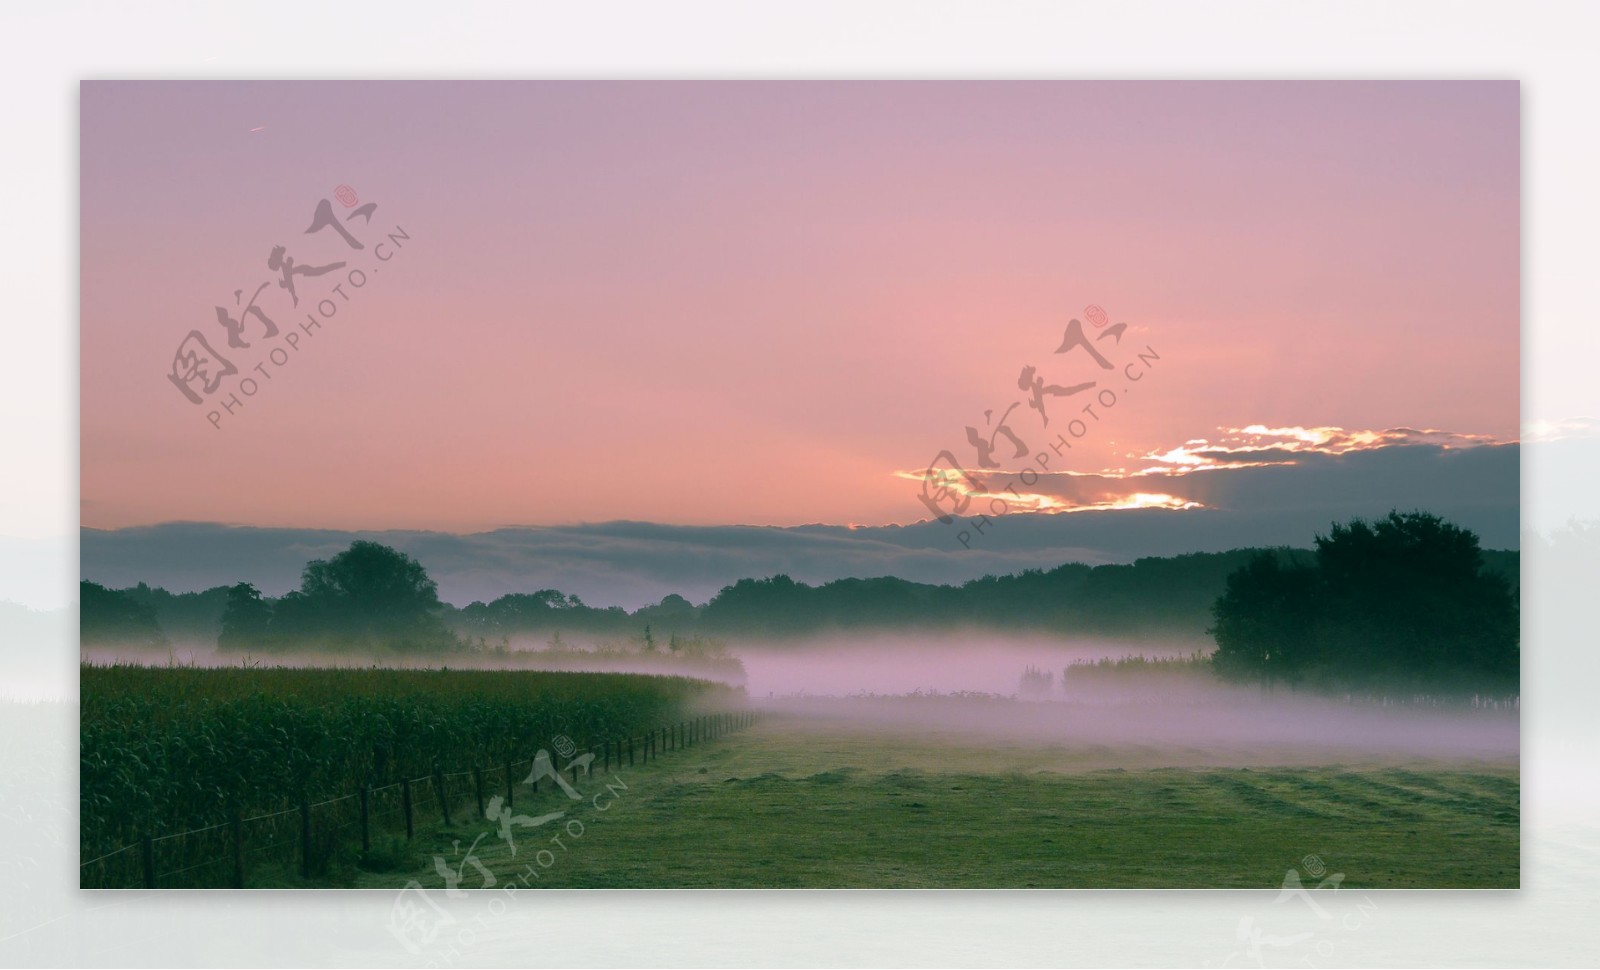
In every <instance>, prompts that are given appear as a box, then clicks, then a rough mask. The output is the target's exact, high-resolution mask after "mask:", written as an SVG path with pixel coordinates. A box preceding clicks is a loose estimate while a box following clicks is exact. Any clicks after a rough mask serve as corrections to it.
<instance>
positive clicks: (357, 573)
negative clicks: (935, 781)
mask: <svg viewBox="0 0 1600 970" xmlns="http://www.w3.org/2000/svg"><path fill="white" fill-rule="evenodd" d="M1317 555H1318V553H1317V552H1316V551H1315V550H1297V549H1287V548H1284V549H1269V550H1258V549H1239V550H1233V551H1230V552H1221V553H1193V554H1189V555H1182V556H1174V557H1169V558H1146V559H1140V560H1138V561H1136V562H1134V563H1131V564H1125V565H1103V566H1089V565H1085V564H1082V563H1067V564H1065V565H1062V566H1058V567H1056V568H1054V569H1048V570H1042V569H1029V570H1024V571H1022V572H1019V573H1016V574H1012V575H1006V576H985V577H983V578H981V579H975V580H971V581H969V582H966V583H962V584H960V585H933V584H927V583H915V582H910V581H908V580H902V579H896V578H892V577H882V578H876V579H840V580H835V581H832V582H828V583H823V584H820V585H816V586H812V585H809V584H806V583H803V582H798V581H796V580H794V579H792V578H790V577H789V576H786V575H777V576H772V577H767V578H762V579H742V580H739V581H738V582H736V583H733V584H732V585H729V586H727V587H724V588H723V589H722V590H721V591H720V592H719V593H717V595H715V596H714V597H712V598H711V600H710V601H709V602H707V603H705V604H703V605H698V606H697V605H695V604H693V603H690V602H689V601H688V600H687V599H685V598H684V597H682V596H679V595H676V594H673V595H669V596H667V597H666V598H664V599H663V600H662V601H661V602H660V603H657V604H653V605H650V606H646V607H643V608H641V609H638V610H634V611H631V612H630V611H628V610H624V609H622V608H620V607H614V606H613V607H595V606H590V605H588V604H586V603H584V602H583V601H582V600H580V599H579V598H578V597H577V596H572V595H568V594H564V593H562V592H560V591H557V590H553V589H545V590H538V591H535V592H531V593H517V594H510V595H506V596H501V597H499V598H497V599H495V600H492V601H490V602H474V603H471V604H469V605H467V606H465V607H461V608H456V607H454V606H451V605H449V604H446V603H443V602H440V601H439V599H438V596H437V591H436V588H435V586H434V584H433V582H432V580H431V579H429V578H428V577H427V574H426V573H425V572H424V571H423V569H422V567H421V566H420V565H419V564H417V563H416V561H415V560H413V559H411V558H410V557H409V556H405V555H404V554H402V553H399V552H397V551H395V550H393V549H389V548H387V547H385V546H381V545H378V544H376V543H371V542H357V543H355V544H354V545H352V546H351V547H350V549H349V550H346V551H345V552H343V553H340V554H339V555H338V556H335V557H333V558H332V559H331V560H329V561H327V562H322V561H320V560H319V561H316V562H313V563H310V564H308V565H307V567H306V571H305V574H304V575H303V577H302V582H301V586H300V588H299V589H297V590H295V591H292V592H290V593H288V594H287V595H285V596H283V597H279V598H276V599H274V598H271V597H266V596H263V595H262V594H261V593H260V591H259V590H257V589H256V588H255V587H254V586H251V585H250V584H247V583H240V584H236V585H234V586H231V587H227V586H219V587H215V588H212V589H209V590H206V591H204V592H198V593H170V592H167V591H166V590H163V589H160V588H153V587H149V586H145V585H143V584H140V585H139V586H136V587H132V588H129V589H124V590H105V589H104V588H103V587H99V586H95V584H92V583H85V584H84V589H85V592H84V594H83V601H82V607H83V610H84V617H85V620H84V627H83V629H84V642H85V643H94V642H104V641H124V642H126V641H130V640H131V641H138V642H150V643H158V642H164V641H163V640H162V637H169V638H172V639H175V640H199V641H213V640H215V641H217V642H218V643H219V644H220V645H221V646H222V647H224V648H235V649H255V650H260V649H271V648H272V647H273V646H281V647H283V648H285V649H289V648H326V649H340V648H348V647H358V646H359V647H371V646H374V645H386V646H387V647H389V648H392V649H396V650H403V651H430V650H440V651H449V650H464V649H470V648H473V647H475V646H483V645H488V646H489V647H491V648H492V647H493V646H494V645H496V644H499V643H502V642H504V641H505V640H508V639H510V638H516V637H528V636H535V637H539V638H541V639H548V638H550V637H552V636H554V635H556V634H565V635H566V636H568V637H577V636H591V637H617V638H626V639H629V640H632V641H637V642H639V643H641V644H651V645H654V644H657V643H659V644H660V645H661V647H662V649H663V652H667V651H670V649H671V647H672V645H673V644H674V643H675V642H688V641H693V640H713V639H716V638H720V637H730V636H738V637H761V638H770V639H782V638H786V637H801V636H813V635H820V634H826V633H830V632H833V631H874V630H885V631H901V632H904V631H918V630H930V631H931V630H945V629H959V628H983V629H991V630H1004V631H1019V632H1044V633H1056V634H1081V635H1106V636H1126V637H1135V636H1144V637H1152V636H1160V637H1179V638H1199V637H1201V636H1203V635H1205V633H1206V632H1207V629H1208V627H1210V626H1212V624H1213V622H1214V617H1213V614H1212V607H1213V604H1215V603H1216V602H1217V600H1218V598H1219V596H1221V595H1223V594H1224V592H1225V590H1226V588H1227V586H1228V579H1229V576H1230V575H1233V574H1235V573H1238V572H1239V571H1240V570H1242V569H1245V568H1246V567H1249V566H1250V565H1251V564H1252V563H1256V562H1258V561H1261V560H1262V559H1266V560H1270V561H1272V562H1274V563H1277V564H1279V565H1280V566H1282V567H1283V568H1284V569H1288V570H1293V569H1301V568H1307V567H1309V566H1310V565H1311V564H1312V563H1313V562H1314V561H1315V559H1316V557H1317ZM1482 561H1483V564H1484V568H1485V569H1486V570H1487V571H1489V572H1492V573H1494V574H1497V575H1501V576H1504V577H1515V576H1516V574H1517V569H1518V554H1517V553H1516V552H1488V553H1483V554H1482ZM90 587H94V589H93V591H91V590H90V589H89V588H90Z"/></svg>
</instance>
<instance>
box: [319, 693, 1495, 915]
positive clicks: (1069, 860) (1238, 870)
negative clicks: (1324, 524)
mask: <svg viewBox="0 0 1600 970" xmlns="http://www.w3.org/2000/svg"><path fill="white" fill-rule="evenodd" d="M1203 760H1204V759H1203V757H1202V756H1201V755H1199V754H1197V753H1194V752H1190V753H1189V755H1188V760H1187V761H1186V762H1185V764H1187V765H1188V766H1185V767H1163V766H1160V764H1159V756H1158V755H1155V754H1153V753H1152V752H1149V751H1129V752H1118V751H1116V750H1110V749H1104V748H1100V749H1094V750H1078V749H1075V748H1073V747H1071V746H1067V745H1054V746H1042V745H1029V744H1023V743H1011V744H1006V745H995V744H985V743H980V742H977V741H971V742H966V743H963V742H961V741H960V740H957V739H944V738H930V737H927V736H924V735H912V734H909V733H894V732H892V731H876V730H875V731H868V732H863V731H861V730H860V729H857V728H854V727H848V726H846V725H844V724H843V723H841V722H829V721H828V720H825V719H823V720H806V719H800V718H797V717H791V716H772V717H768V718H766V719H764V720H762V721H761V722H760V723H758V724H757V725H756V726H755V727H754V728H752V729H749V730H746V731H742V732H740V733H737V734H734V735H732V736H731V737H728V738H726V739H723V740H720V741H716V742H711V743H707V744H705V745H701V746H697V747H694V748H691V749H688V750H685V751H680V752H674V753H668V754H665V755H663V756H662V757H661V759H660V760H659V761H658V762H656V763H654V764H651V765H649V766H638V767H634V768H630V769H623V770H622V771H621V772H620V774H619V775H617V777H616V778H612V777H610V776H607V777H602V776H601V775H600V774H599V773H598V772H597V773H596V775H595V776H594V777H593V778H582V779H580V780H579V783H578V785H577V786H576V787H577V790H578V791H580V792H581V794H582V795H583V796H584V797H583V799H582V800H581V801H571V800H569V799H568V798H566V797H565V796H564V795H563V794H561V793H560V792H557V791H554V790H553V788H552V786H550V784H549V783H548V782H547V783H546V785H545V788H544V790H543V791H541V792H540V793H539V794H538V795H532V794H531V793H528V792H522V791H519V794H518V801H517V804H516V812H517V813H519V814H526V815H528V816H535V815H541V814H544V813H547V812H553V811H557V810H561V809H563V808H564V809H566V810H567V812H568V814H567V816H566V817H565V818H563V819H560V820H557V821H554V822H550V823H548V824H545V825H543V826H540V827H538V828H530V827H520V826H512V827H511V828H510V832H511V836H512V840H513V842H514V844H515V846H516V848H517V852H516V854H515V855H513V854H512V852H511V849H510V846H509V845H508V844H507V842H505V841H503V840H502V839H501V837H500V834H499V831H498V828H497V826H495V825H494V824H493V823H490V822H488V821H480V820H479V819H477V818H474V814H475V813H472V812H467V811H463V812H458V813H457V816H456V824H455V825H454V826H451V827H449V828H446V827H444V826H443V825H438V824H435V825H429V826H425V827H424V828H422V829H419V831H418V832H417V834H416V838H415V839H414V840H413V841H412V842H411V843H410V844H409V845H404V844H398V843H395V842H393V841H391V842H390V843H389V845H388V848H387V850H386V851H387V853H388V854H387V855H385V856H383V857H382V858H381V859H379V860H378V861H379V862H380V863H381V864H380V865H377V866H374V865H373V864H372V861H373V860H369V862H368V864H367V867H366V868H365V869H358V868H351V869H349V870H348V871H346V873H345V875H344V876H343V879H344V880H346V882H345V884H348V885H358V886H364V887H391V888H397V887H400V886H403V885H405V884H406V882H407V880H409V879H416V880H417V881H418V882H420V883H421V884H422V885H423V886H425V887H444V886H445V885H446V879H445V878H444V877H443V876H442V875H441V874H440V873H439V871H438V870H437V869H436V866H435V864H434V862H433V858H432V857H433V856H434V855H438V856H440V857H441V858H442V859H443V864H444V865H445V866H446V867H447V868H449V869H451V870H456V871H459V872H460V873H461V879H460V885H461V886H462V887H464V888H476V887H480V886H483V885H484V884H485V882H486V879H485V878H484V876H483V874H482V872H480V871H479V870H478V869H477V868H476V867H475V866H473V865H471V864H467V863H466V858H467V857H466V850H467V849H469V848H470V847H471V846H472V845H473V843H474V840H477V848H476V850H475V851H473V853H472V856H473V858H474V859H476V860H477V861H478V862H479V863H481V864H482V865H483V867H484V869H486V870H487V871H488V872H489V873H490V874H491V875H492V876H493V877H494V880H495V884H496V885H497V886H500V887H505V886H508V885H512V884H515V885H517V886H524V885H526V886H542V887H550V888H666V887H705V888H713V887H716V888H750V887H770V888H799V887H883V888H911V887H921V888H958V887H960V888H978V887H995V888H1010V887H1082V888H1091V887H1125V888H1155V887H1184V888H1198V887H1250V888H1277V887H1279V886H1280V885H1281V884H1282V881H1283V879H1284V875H1285V872H1286V871H1287V870H1289V869H1292V868H1294V867H1295V866H1296V865H1297V864H1298V863H1299V862H1300V860H1302V859H1303V858H1304V857H1306V856H1308V855H1315V856H1318V857H1319V858H1320V859H1321V860H1323V862H1324V863H1325V864H1326V866H1327V870H1328V872H1330V873H1333V872H1340V873H1343V874H1344V882H1343V885H1344V886H1346V887H1352V888H1391V887H1392V888H1420V887H1432V888H1439V887H1483V888H1490V887H1492V888H1514V887H1516V886H1517V885H1518V879H1519V876H1518V873H1519V864H1518V862H1519V832H1518V822H1519V783H1518V776H1517V767H1516V765H1515V764H1506V763H1476V762H1405V761H1396V762H1390V763H1365V764H1350V765H1338V766H1318V767H1281V768H1271V767H1251V768H1245V767H1206V766H1204V765H1203V764H1200V763H1199V762H1201V761H1203ZM1118 762H1121V763H1124V764H1127V765H1129V766H1130V767H1127V768H1122V769H1117V768H1107V767H1105V766H1106V765H1107V764H1112V763H1118ZM1217 763H1218V764H1223V763H1227V762H1225V761H1221V760H1219V761H1218V762H1217ZM607 781H611V782H612V785H611V789H610V790H608V789H607V786H606V784H605V782H607ZM618 781H620V784H621V785H625V786H626V787H625V788H622V787H619V785H618ZM480 836H482V838H481V839H480ZM373 868H381V869H382V871H371V870H372V869H373Z"/></svg>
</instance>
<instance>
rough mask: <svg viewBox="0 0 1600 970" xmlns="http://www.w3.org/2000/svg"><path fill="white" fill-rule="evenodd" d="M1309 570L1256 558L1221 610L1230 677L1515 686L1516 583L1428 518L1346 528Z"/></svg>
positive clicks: (1428, 686) (1418, 515)
mask: <svg viewBox="0 0 1600 970" xmlns="http://www.w3.org/2000/svg"><path fill="white" fill-rule="evenodd" d="M1316 546H1317V547H1316V554H1315V559H1314V562H1313V564H1312V565H1311V566H1309V567H1301V566H1295V565H1292V564H1286V563H1284V562H1281V561H1280V560H1279V558H1278V557H1276V556H1274V555H1272V554H1270V553H1268V554H1262V555H1260V556H1257V557H1256V558H1255V559H1253V560H1252V561H1251V562H1250V563H1248V564H1247V565H1246V566H1244V567H1243V568H1242V569H1240V570H1238V571H1236V572H1235V573H1233V574H1232V575H1231V576H1229V577H1228V581H1227V587H1226V590H1225V591H1224V593H1223V594H1222V596H1221V597H1220V598H1218V600H1217V602H1216V604H1215V606H1214V607H1213V609H1212V616H1213V619H1214V621H1215V622H1214V625H1213V627H1212V630H1211V633H1212V635H1213V636H1214V637H1215V639H1216V641H1217V651H1216V654H1215V658H1214V659H1215V663H1216V666H1217V670H1218V672H1219V673H1222V674H1224V675H1226V676H1230V677H1234V678H1238V679H1260V680H1267V681H1273V680H1286V681H1289V682H1306V683H1313V684H1320V685H1324V686H1345V687H1352V686H1380V685H1381V686H1389V687H1398V688H1405V689H1417V690H1426V691H1430V692H1441V691H1443V692H1450V691H1477V690H1504V689H1510V690H1515V689H1516V684H1517V680H1518V662H1519V638H1518V629H1517V626H1518V609H1517V597H1516V593H1515V591H1514V589H1513V587H1512V585H1511V583H1510V582H1509V581H1508V580H1507V579H1506V578H1505V577H1504V576H1502V575H1500V574H1498V573H1495V572H1492V571H1490V570H1489V569H1487V568H1486V567H1485V565H1484V560H1483V555H1482V551H1481V550H1480V549H1479V546H1478V537H1477V536H1476V535H1474V534H1473V533H1472V532H1470V531H1468V530H1466V529H1463V528H1460V527H1459V526H1456V525H1453V524H1451V523H1449V522H1446V521H1444V520H1443V519H1441V518H1439V517H1438V516H1436V515H1431V514H1429V513H1426V512H1408V513H1400V512H1390V513H1389V515H1388V516H1386V517H1384V518H1381V519H1378V520H1376V521H1372V522H1368V521H1364V520H1361V519H1356V520H1353V521H1351V522H1349V523H1346V524H1342V525H1341V524H1336V525H1334V526H1333V527H1332V529H1331V530H1330V531H1329V533H1328V534H1327V535H1319V536H1317V539H1316Z"/></svg>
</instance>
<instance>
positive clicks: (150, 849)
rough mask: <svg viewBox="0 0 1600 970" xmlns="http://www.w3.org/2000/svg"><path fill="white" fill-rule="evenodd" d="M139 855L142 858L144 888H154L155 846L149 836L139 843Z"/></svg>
mask: <svg viewBox="0 0 1600 970" xmlns="http://www.w3.org/2000/svg"><path fill="white" fill-rule="evenodd" d="M139 854H140V855H141V856H143V858H144V888H146V889H154V888H156V844H155V843H154V842H152V841H150V837H149V836H145V838H144V840H143V841H141V842H140V843H139Z"/></svg>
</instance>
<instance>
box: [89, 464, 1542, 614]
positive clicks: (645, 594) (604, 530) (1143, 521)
mask: <svg viewBox="0 0 1600 970" xmlns="http://www.w3.org/2000/svg"><path fill="white" fill-rule="evenodd" d="M1208 444H1209V443H1208ZM1280 452H1282V453H1285V454H1293V461H1283V462H1259V461H1249V462H1243V463H1238V464H1228V465H1220V466H1219V467H1214V468H1211V469H1209V470H1207V471H1204V472H1190V473H1187V474H1181V473H1177V472H1167V473H1165V478H1164V480H1163V482H1162V484H1161V487H1159V488H1149V489H1146V490H1147V491H1153V492H1166V493H1170V494H1173V495H1178V496H1181V497H1183V498H1184V499H1185V500H1186V501H1193V502H1194V503H1196V504H1198V505H1199V506H1201V507H1200V508H1193V509H1189V510H1186V511H1174V510H1172V509H1167V508H1135V509H1123V510H1117V511H1081V512H1074V513H1071V514H1026V513H1013V514H1010V515H1007V516H1004V517H1001V518H997V519H996V520H995V521H994V522H993V523H992V524H991V525H989V526H987V527H986V528H985V529H984V530H983V531H982V532H981V533H980V532H977V531H976V526H975V525H974V524H973V523H972V522H970V521H962V520H957V521H956V522H955V523H954V524H952V525H945V524H941V523H940V522H938V521H929V522H922V523H917V524H914V525H909V526H869V527H853V528H852V527H846V526H830V525H808V526H798V527H787V528H780V527H761V526H674V525H660V524H653V523H646V522H608V523H599V524H585V525H575V526H561V527H541V528H514V529H499V530H495V531H492V532H483V533H476V534H471V535H451V534H446V533H438V532H420V531H394V532H342V531H328V530H308V529H279V528H246V527H231V526H225V525H217V524H206V523H174V524H167V525H159V526H150V527H142V528H132V529H121V530H114V531H102V530H95V529H85V530H83V532H82V570H83V577H84V578H85V579H91V580H94V581H96V582H100V583H104V584H106V585H110V586H128V585H132V584H134V583H137V582H140V581H143V582H148V583H150V584H152V585H160V586H165V587H167V588H168V589H172V590H196V589H204V588H207V587H211V586H216V585H220V584H224V583H232V582H238V581H241V580H242V581H248V582H253V583H255V584H256V585H258V586H259V587H260V588H261V589H262V591H263V592H265V593H268V594H269V595H279V594H282V593H284V592H286V591H287V590H289V589H292V588H294V587H295V586H297V585H298V583H299V577H300V571H301V569H302V568H303V567H304V566H305V564H306V562H307V561H309V560H311V559H318V558H327V557H329V556H332V555H334V554H336V553H337V552H339V551H340V550H342V549H344V548H345V547H347V546H348V545H349V544H350V543H351V542H352V541H354V540H355V539H372V540H375V541H379V542H383V543H386V544H388V545H391V546H394V547H395V548H398V549H401V550H403V551H405V552H407V553H409V554H411V555H413V556H415V557H416V558H417V559H418V560H419V561H420V562H421V563H422V564H423V566H425V567H426V568H427V569H428V571H429V573H430V574H431V575H432V576H433V577H434V579H435V580H437V582H438V583H439V592H440V595H441V596H442V597H443V598H444V599H446V600H448V601H450V602H452V603H456V604H457V605H465V604H467V603H469V602H471V601H473V600H480V599H481V600H489V599H493V598H494V597H497V596H500V595H503V594H505V593H512V592H530V591H533V590H536V589H542V588H554V589H559V590H561V591H563V592H566V593H575V594H577V595H578V596H580V597H582V598H583V599H584V601H585V602H587V603H590V604H591V605H595V606H611V605H616V606H623V607H627V608H629V609H632V608H636V607H638V606H641V605H644V604H646V603H651V602H657V601H659V600H660V599H661V598H662V597H663V596H665V595H667V594H668V593H679V594H681V595H684V596H687V597H688V598H689V599H691V600H693V601H695V602H704V601H705V600H706V599H708V598H710V597H711V596H712V595H714V594H715V593H716V592H717V591H718V590H719V589H721V588H722V587H723V586H725V585H727V584H729V583H732V582H733V581H735V580H737V579H740V578H743V577H753V576H770V575H773V574H775V573H787V574H789V575H790V576H792V577H794V578H795V579H797V580H801V581H803V582H809V583H820V582H826V581H828V580H832V579H837V578H841V577H846V576H856V577H869V576H884V575H893V576H899V577H902V578H905V579H911V580H917V581H921V582H940V583H949V582H962V581H965V580H967V579H972V578H976V577H979V576H983V575H985V574H1000V573H1009V572H1015V571H1018V570H1021V569H1027V568H1048V567H1053V566H1056V565H1059V564H1061V563H1063V562H1069V561H1078V562H1087V563H1095V564H1098V563H1107V562H1129V561H1132V560H1133V559H1136V558H1138V557H1141V556H1166V555H1177V554H1181V553H1185V552H1209V551H1220V550H1225V549H1233V548H1238V547H1241V546H1267V545H1292V546H1301V547H1304V546H1308V545H1310V543H1311V540H1312V537H1313V535H1314V534H1316V533H1317V532H1319V531H1326V530H1327V528H1328V526H1329V524H1330V523H1331V522H1334V521H1343V520H1347V519H1349V518H1352V517H1355V516H1363V517H1371V516H1378V515H1383V514H1385V513H1387V512H1388V511H1389V510H1390V509H1392V508H1398V509H1401V510H1409V509H1417V508H1421V509H1426V510H1428V511H1431V512H1435V513H1437V514H1440V515H1443V516H1445V517H1446V518H1448V519H1450V520H1451V521H1454V522H1456V523H1458V524H1460V525H1463V526H1465V527H1467V528H1469V529H1472V530H1473V531H1475V532H1477V533H1478V534H1479V536H1480V537H1481V538H1482V540H1483V544H1484V545H1485V546H1486V547H1488V548H1517V547H1518V545H1519V537H1518V474H1519V472H1518V452H1519V449H1518V446H1517V445H1515V444H1505V445H1498V444H1480V445H1476V446H1473V447H1459V446H1456V445H1452V444H1449V443H1444V442H1439V441H1406V442H1404V443H1394V442H1385V443H1383V444H1381V445H1379V446H1375V447H1361V448H1350V449H1345V450H1342V451H1341V450H1335V449H1324V448H1313V449H1300V448H1294V449H1287V450H1284V449H1282V448H1275V449H1274V450H1273V451H1272V452H1270V453H1272V454H1277V453H1280ZM1229 454H1230V455H1233V456H1235V457H1237V454H1238V453H1237V452H1229ZM1151 477H1152V476H1150V475H1144V476H1141V478H1142V479H1143V480H1144V481H1145V482H1148V481H1149V480H1150V479H1151ZM1062 480H1064V481H1067V483H1068V485H1070V487H1073V488H1080V489H1083V490H1085V491H1084V492H1083V494H1084V495H1085V496H1087V495H1090V494H1092V493H1093V490H1094V489H1095V488H1101V489H1109V488H1110V487H1111V486H1112V484H1113V483H1117V482H1121V481H1123V480H1122V479H1117V478H1114V477H1112V476H1106V477H1105V479H1104V481H1101V482H1098V483H1097V482H1096V481H1095V476H1081V475H1080V476H1070V477H1068V476H1062ZM962 531H965V532H967V534H968V536H967V538H968V541H969V543H970V548H966V547H963V545H962V544H961V542H959V541H958V538H957V537H958V534H959V533H960V532H962Z"/></svg>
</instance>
